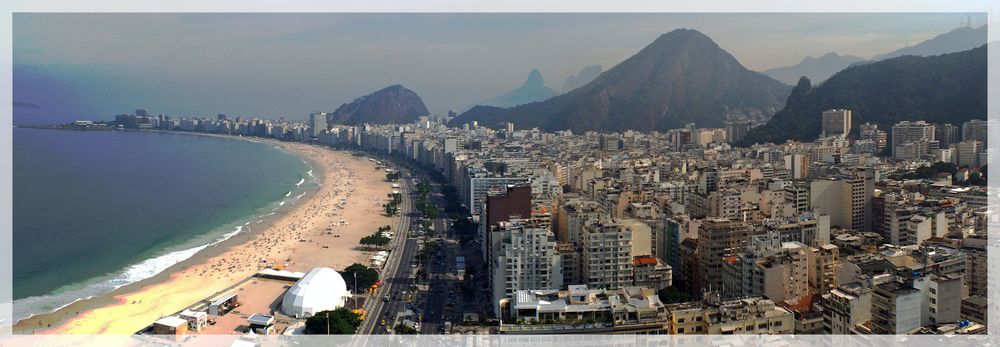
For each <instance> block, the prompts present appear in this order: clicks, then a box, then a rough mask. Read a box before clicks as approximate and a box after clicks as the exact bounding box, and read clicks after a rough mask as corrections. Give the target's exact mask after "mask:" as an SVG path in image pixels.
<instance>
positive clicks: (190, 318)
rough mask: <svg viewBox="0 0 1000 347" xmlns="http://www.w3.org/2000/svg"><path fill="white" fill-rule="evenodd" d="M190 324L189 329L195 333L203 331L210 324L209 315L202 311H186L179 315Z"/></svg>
mask: <svg viewBox="0 0 1000 347" xmlns="http://www.w3.org/2000/svg"><path fill="white" fill-rule="evenodd" d="M179 316H180V317H181V318H183V319H184V320H186V321H187V322H188V327H189V328H191V330H194V331H201V328H204V327H205V325H206V324H208V314H207V313H205V312H202V311H192V310H184V311H182V312H181V314H180V315H179Z"/></svg>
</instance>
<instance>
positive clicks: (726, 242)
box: [697, 218, 750, 291]
mask: <svg viewBox="0 0 1000 347" xmlns="http://www.w3.org/2000/svg"><path fill="white" fill-rule="evenodd" d="M749 237H750V227H749V226H748V225H747V224H746V223H744V222H742V221H733V220H728V219H716V218H709V219H705V220H704V221H702V224H701V226H700V227H699V228H698V240H697V243H698V258H699V259H698V260H699V261H698V264H699V266H700V270H701V271H700V272H701V273H702V275H701V286H700V288H701V289H702V290H704V291H713V290H715V291H720V290H722V288H723V282H724V281H723V277H724V276H723V266H724V264H725V258H728V257H735V256H738V255H739V254H740V253H741V252H743V250H744V249H745V248H746V245H747V239H749Z"/></svg>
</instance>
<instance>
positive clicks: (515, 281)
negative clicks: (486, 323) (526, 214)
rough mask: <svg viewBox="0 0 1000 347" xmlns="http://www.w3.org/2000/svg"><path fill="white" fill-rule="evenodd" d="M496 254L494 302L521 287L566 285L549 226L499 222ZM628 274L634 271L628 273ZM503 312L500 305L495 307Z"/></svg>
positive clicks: (552, 287) (555, 287) (513, 221)
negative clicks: (500, 236) (499, 237)
mask: <svg viewBox="0 0 1000 347" xmlns="http://www.w3.org/2000/svg"><path fill="white" fill-rule="evenodd" d="M496 230H498V231H501V232H500V233H499V234H500V235H502V239H501V240H499V242H498V245H497V247H496V251H495V252H492V253H493V254H494V255H495V256H494V258H493V259H492V260H491V261H490V267H491V268H492V271H491V272H490V273H491V278H490V281H491V282H492V283H493V300H492V301H493V303H494V305H499V302H500V299H503V298H507V299H510V298H513V296H514V294H515V293H516V292H517V291H518V290H525V289H532V290H544V289H551V290H558V289H559V288H561V287H562V285H563V279H562V263H561V261H562V258H561V257H560V255H559V252H557V251H556V241H555V236H553V235H552V231H551V230H549V229H548V226H547V225H544V224H538V223H534V222H531V221H528V220H511V221H509V222H500V223H499V224H497V226H496ZM628 275H629V277H631V275H632V271H629V272H628ZM494 308H495V309H496V311H494V312H500V310H499V307H494Z"/></svg>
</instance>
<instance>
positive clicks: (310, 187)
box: [12, 129, 323, 334]
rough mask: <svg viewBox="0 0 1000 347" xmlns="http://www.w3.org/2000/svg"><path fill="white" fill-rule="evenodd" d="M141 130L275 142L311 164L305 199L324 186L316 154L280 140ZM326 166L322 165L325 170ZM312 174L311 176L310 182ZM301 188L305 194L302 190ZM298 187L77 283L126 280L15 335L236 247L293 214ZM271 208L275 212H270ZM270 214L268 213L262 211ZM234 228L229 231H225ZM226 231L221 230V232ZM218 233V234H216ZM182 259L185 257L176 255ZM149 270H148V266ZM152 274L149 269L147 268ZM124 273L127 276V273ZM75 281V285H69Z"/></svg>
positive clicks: (22, 325)
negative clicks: (196, 236) (195, 239)
mask: <svg viewBox="0 0 1000 347" xmlns="http://www.w3.org/2000/svg"><path fill="white" fill-rule="evenodd" d="M50 130H61V129H50ZM139 132H148V133H165V134H173V135H188V136H206V137H214V138H221V139H228V140H242V141H247V142H252V143H257V144H261V145H267V146H273V147H274V148H275V149H277V150H278V151H280V152H284V153H286V154H288V155H291V156H293V157H295V158H297V159H299V160H300V161H301V162H303V163H304V164H305V166H306V167H305V169H306V170H305V171H303V172H302V178H301V180H300V182H299V183H298V184H297V185H295V188H294V191H295V192H296V193H297V194H299V195H298V197H299V198H301V197H302V196H303V195H306V194H308V193H315V192H316V191H318V190H319V188H320V186H321V185H322V183H321V182H322V178H323V174H322V172H320V173H319V174H314V173H313V172H314V171H316V168H317V163H316V162H315V161H314V160H312V159H311V158H309V157H307V156H305V155H302V153H298V152H296V151H293V150H289V149H288V148H286V147H284V146H281V145H280V142H278V141H274V140H267V139H259V138H252V137H243V136H228V135H218V134H202V133H192V132H184V131H162V130H141V131H139ZM320 171H322V170H320ZM306 178H310V180H309V181H308V182H307V181H306ZM299 192H301V193H299ZM292 193H293V191H289V192H288V193H287V194H283V195H282V196H281V197H280V198H279V199H277V200H275V201H273V202H271V203H269V204H267V205H266V206H265V207H262V208H258V209H255V210H254V211H252V212H251V213H249V214H247V215H246V216H242V217H240V218H238V219H237V220H233V221H231V222H227V223H225V224H223V225H222V226H219V227H216V228H213V229H211V230H206V231H205V232H204V233H202V234H201V235H202V236H201V237H200V238H202V239H211V241H209V242H207V243H200V244H180V245H174V246H171V247H168V249H171V248H177V249H176V250H173V251H170V252H167V253H164V254H160V255H157V256H155V257H153V258H147V259H144V260H142V261H140V262H138V263H132V264H129V265H127V266H125V267H124V268H122V269H121V270H120V271H118V272H115V273H113V274H108V275H105V276H98V277H96V278H95V280H96V279H102V278H104V280H102V281H101V282H95V283H91V284H90V285H88V286H85V287H82V288H75V289H73V290H68V291H67V292H70V293H72V292H85V291H86V290H87V289H88V288H89V287H90V286H96V285H99V284H101V283H103V282H104V281H109V280H119V281H126V282H127V283H124V284H122V285H118V286H116V287H115V288H114V289H112V290H110V291H108V292H104V293H101V294H96V295H93V294H91V295H87V296H86V297H79V298H76V299H75V300H73V301H72V302H69V303H65V304H62V305H61V306H59V307H58V308H55V309H53V310H51V311H49V312H34V313H31V314H30V315H27V316H22V317H15V321H16V323H15V324H14V325H13V327H12V330H13V333H15V334H25V333H34V332H35V331H38V330H45V329H48V328H54V327H58V326H60V325H62V324H65V323H66V322H68V321H70V320H72V319H74V318H75V317H76V316H78V315H79V313H81V312H86V311H89V310H92V309H96V308H99V307H102V306H107V305H110V304H113V303H116V302H120V300H119V299H118V298H119V297H121V296H123V295H127V294H129V293H133V292H136V291H138V290H140V289H142V288H144V287H148V286H152V285H156V284H161V283H164V282H166V281H168V280H169V279H170V278H171V277H172V276H174V275H175V274H177V273H179V272H181V271H183V270H184V269H187V268H189V267H191V266H192V265H195V264H197V263H199V262H200V261H203V260H204V259H208V258H212V257H216V256H218V255H221V254H223V253H225V252H226V251H228V250H230V249H232V248H233V247H235V246H238V245H241V244H244V243H246V242H248V241H250V240H253V239H254V238H255V237H256V236H257V235H258V234H260V233H261V232H263V231H265V230H267V229H268V228H270V227H271V226H272V225H273V224H274V223H275V222H276V221H277V220H279V219H280V218H281V217H282V216H285V215H287V214H288V213H290V212H292V211H293V210H294V209H295V208H296V207H297V205H299V199H296V197H295V196H290V195H291V194H292ZM265 211H269V212H265ZM260 213H264V214H260ZM227 229H228V230H229V231H225V230H227ZM220 232H221V233H222V234H221V235H218V234H219V233H220ZM212 235H214V236H212ZM173 259H179V260H173ZM158 261H159V262H172V264H171V265H169V266H166V267H164V268H162V269H153V270H154V271H153V272H155V273H154V274H152V275H143V274H133V276H136V277H142V278H141V279H138V280H134V281H128V277H129V276H130V274H129V272H130V271H132V272H136V271H139V272H141V271H142V270H144V269H142V268H143V267H146V269H148V267H149V266H155V264H150V263H155V262H158ZM147 271H148V270H147ZM147 274H148V273H147ZM123 277H124V278H123ZM68 286H72V285H68ZM59 294H62V293H59V292H53V293H50V294H46V295H41V296H32V297H27V298H22V299H18V300H15V301H14V304H15V305H16V304H17V303H18V301H22V300H47V299H52V297H54V296H58V295H59Z"/></svg>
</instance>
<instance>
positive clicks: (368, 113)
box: [327, 84, 430, 125]
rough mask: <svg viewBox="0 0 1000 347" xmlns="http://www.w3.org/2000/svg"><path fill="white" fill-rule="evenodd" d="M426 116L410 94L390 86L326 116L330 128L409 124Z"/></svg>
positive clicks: (413, 94)
mask: <svg viewBox="0 0 1000 347" xmlns="http://www.w3.org/2000/svg"><path fill="white" fill-rule="evenodd" d="M428 114H430V112H428V111H427V107H426V106H424V102H423V100H420V97H419V96H417V93H414V92H413V91H412V90H409V89H406V87H403V86H401V85H398V84H397V85H392V86H389V87H386V88H384V89H382V90H379V91H376V92H374V93H371V94H368V95H366V96H362V97H360V98H357V99H354V101H351V102H350V103H347V104H343V105H341V106H340V107H338V108H337V110H336V111H333V113H332V114H329V115H327V121H329V122H330V123H333V124H347V125H354V124H363V123H373V124H392V123H400V124H401V123H410V122H413V121H416V120H417V119H418V118H419V117H421V116H426V115H428Z"/></svg>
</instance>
